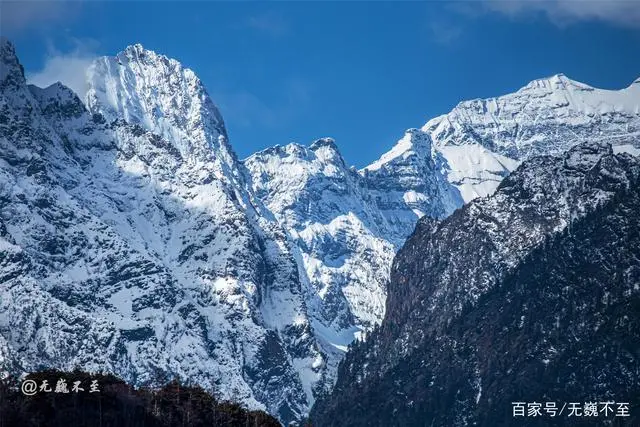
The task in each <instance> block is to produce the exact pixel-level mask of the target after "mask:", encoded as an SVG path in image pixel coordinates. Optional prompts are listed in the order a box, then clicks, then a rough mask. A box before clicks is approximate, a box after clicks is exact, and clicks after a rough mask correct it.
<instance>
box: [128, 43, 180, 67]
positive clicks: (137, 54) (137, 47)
mask: <svg viewBox="0 0 640 427" xmlns="http://www.w3.org/2000/svg"><path fill="white" fill-rule="evenodd" d="M146 56H149V57H151V58H156V57H158V56H161V57H162V56H163V55H158V54H157V53H156V52H154V51H153V50H148V49H145V48H144V46H142V45H141V44H140V43H135V44H132V45H130V46H127V47H126V48H125V49H124V50H123V51H122V52H120V53H119V54H118V55H117V57H118V58H121V57H125V58H127V59H129V60H138V59H142V58H145V57H146ZM167 59H168V58H167ZM176 62H177V61H176Z"/></svg>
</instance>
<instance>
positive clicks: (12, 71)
mask: <svg viewBox="0 0 640 427" xmlns="http://www.w3.org/2000/svg"><path fill="white" fill-rule="evenodd" d="M7 79H10V81H11V82H13V83H14V84H24V83H25V77H24V68H23V67H22V64H20V61H19V60H18V57H17V55H16V49H15V47H14V46H13V43H11V42H10V41H9V39H7V38H6V37H1V36H0V84H2V83H4V82H5V80H7Z"/></svg>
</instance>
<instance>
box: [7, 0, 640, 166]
mask: <svg viewBox="0 0 640 427" xmlns="http://www.w3.org/2000/svg"><path fill="white" fill-rule="evenodd" d="M0 23H1V24H2V25H1V26H0V31H1V32H2V33H3V35H5V36H7V37H9V38H10V39H11V40H12V41H13V42H14V43H15V45H16V48H17V50H18V54H19V56H20V59H21V61H22V63H23V65H24V66H25V69H26V71H27V75H28V77H30V78H31V79H32V80H33V81H34V82H36V83H39V84H44V83H47V82H51V81H53V80H63V82H64V83H67V84H69V85H70V86H73V85H77V84H78V83H77V81H78V79H79V74H78V73H79V70H81V69H82V67H83V66H84V65H85V64H86V62H87V61H88V60H90V59H91V58H93V57H95V56H97V55H113V54H115V53H117V52H119V51H121V50H122V49H123V48H124V47H126V46H127V45H129V44H133V43H136V42H139V43H142V44H143V45H144V46H145V47H146V48H148V49H152V50H155V51H157V52H159V53H163V54H165V55H167V56H169V57H173V58H176V59H178V60H180V61H181V62H183V63H184V64H185V65H186V66H188V67H190V68H192V69H193V70H194V71H195V72H196V74H198V76H200V78H201V79H202V80H203V82H204V84H205V86H206V87H207V89H208V91H209V93H210V94H211V95H212V97H213V98H214V100H215V102H216V103H217V104H218V105H219V106H220V108H221V110H222V114H223V116H224V118H225V121H226V124H227V128H228V130H229V134H230V140H231V143H232V145H233V146H234V148H235V150H236V151H237V153H238V154H239V156H240V157H245V156H247V155H249V154H251V153H252V152H255V151H257V150H260V149H263V148H266V147H269V146H271V145H275V144H286V143H288V142H291V141H296V142H300V143H303V144H308V143H310V142H312V141H313V140H314V139H316V138H319V137H323V136H331V137H333V138H335V139H336V142H337V144H338V145H339V147H340V149H341V151H342V153H343V155H344V157H345V158H346V160H347V162H348V163H350V164H353V165H356V166H358V167H362V166H365V165H366V164H368V163H370V162H371V161H373V160H375V159H376V158H378V157H379V156H380V155H381V154H382V153H383V152H385V151H387V150H388V149H389V148H391V146H392V145H393V144H394V143H395V141H396V140H397V139H399V138H400V137H401V136H402V133H403V131H404V130H405V129H407V128H410V127H420V126H421V125H422V124H424V123H425V122H426V121H427V120H428V119H429V118H432V117H434V116H437V115H440V114H443V113H446V112H448V111H449V110H450V109H451V108H452V107H454V106H455V105H456V104H457V103H458V102H460V101H462V100H465V99H472V98H477V97H489V96H496V95H501V94H504V93H508V92H512V91H514V90H517V89H518V88H519V87H521V86H524V85H525V84H526V83H527V82H528V81H530V80H532V79H535V78H540V77H545V76H549V75H552V74H555V73H559V72H563V73H565V74H566V75H567V76H569V77H570V78H573V79H576V80H579V81H582V82H585V83H588V84H591V85H594V86H597V87H603V88H610V89H618V88H622V87H626V86H627V85H629V84H630V83H631V82H632V81H633V80H634V79H635V78H637V77H640V3H639V2H638V1H637V0H631V1H626V2H618V3H616V2H610V1H608V2H598V1H593V0H591V1H582V2H578V1H574V0H554V1H535V0H528V1H527V0H511V1H509V2H500V1H493V0H488V1H480V0H477V1H467V2H445V1H432V2H380V1H377V2H364V1H352V2H307V1H299V2H263V3H252V2H206V1H200V2H193V3H185V2H180V3H178V2H169V1H154V2H151V1H138V2H126V3H125V2H122V1H120V2H118V1H112V2H107V3H100V2H82V3H80V2H55V3H53V2H42V1H37V2H27V3H24V2H23V3H21V4H20V5H18V4H15V3H6V2H3V3H0Z"/></svg>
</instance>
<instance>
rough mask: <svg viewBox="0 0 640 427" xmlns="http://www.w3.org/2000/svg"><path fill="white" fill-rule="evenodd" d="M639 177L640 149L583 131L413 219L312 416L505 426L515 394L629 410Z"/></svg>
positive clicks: (637, 308) (638, 300)
mask: <svg viewBox="0 0 640 427" xmlns="http://www.w3.org/2000/svg"><path fill="white" fill-rule="evenodd" d="M639 177H640V160H638V158H637V157H633V156H631V155H628V154H619V155H616V154H614V153H613V152H612V150H611V147H610V146H609V145H607V144H597V143H585V144H582V145H579V146H577V147H575V148H573V149H572V150H570V151H569V152H568V153H567V154H565V155H564V156H563V157H561V158H554V157H537V158H534V159H532V160H530V161H527V162H525V163H524V164H523V165H522V166H521V167H520V168H519V169H517V170H516V171H515V172H514V173H513V174H512V175H510V176H509V177H507V178H506V179H505V180H504V181H503V182H502V183H501V185H500V186H499V188H498V190H497V192H496V194H494V195H493V196H492V197H490V198H486V199H480V200H478V201H474V202H472V203H471V204H469V205H467V206H465V207H464V208H462V209H460V210H458V211H456V212H455V213H454V214H453V215H451V216H450V217H448V218H447V219H445V220H443V221H441V222H436V221H433V220H427V219H424V220H422V221H420V223H419V224H418V227H417V228H416V231H415V232H414V234H413V235H412V236H411V237H410V238H409V240H408V241H407V243H406V244H405V246H404V247H403V248H402V250H401V251H400V252H399V253H398V255H397V257H396V259H395V260H394V264H393V268H392V274H391V282H390V287H389V297H388V300H387V315H386V317H385V319H384V321H383V323H382V326H381V328H379V329H378V330H376V331H375V332H374V333H372V334H371V335H370V336H369V337H368V338H367V340H366V341H365V342H360V343H358V344H357V345H355V346H354V347H353V350H352V351H351V352H350V353H349V354H348V355H347V357H346V359H345V360H344V361H343V363H342V364H341V365H340V368H339V374H338V381H337V385H336V387H335V389H334V392H333V394H332V395H331V396H328V397H326V398H323V399H321V400H320V401H319V402H318V403H317V404H316V406H315V407H314V409H313V411H312V414H311V420H312V422H313V424H314V425H317V426H339V425H345V426H347V425H348V426H358V425H362V426H365V425H367V426H371V425H380V426H382V425H397V426H409V425H416V426H423V425H437V426H441V425H482V426H500V425H505V426H506V425H511V424H512V423H513V422H514V419H513V413H512V404H511V402H514V401H520V402H547V401H556V402H590V401H595V402H602V401H607V400H610V401H617V402H629V404H630V407H631V408H632V410H631V413H632V414H633V413H634V410H633V408H635V411H636V414H635V417H636V418H635V422H637V421H638V419H637V417H638V414H637V411H638V405H639V404H640V400H638V399H639V398H638V396H640V383H638V373H639V372H640V357H639V356H640V333H639V331H640V329H639V328H640V317H639V315H638V313H640V233H639V232H638V229H639V227H638V226H639V225H640V187H639V185H638V184H640V182H639ZM353 396H358V398H357V399H356V400H354V398H353ZM626 421H629V420H626ZM626 421H625V422H626ZM631 422H633V421H631ZM576 423H578V421H576V420H575V419H567V418H566V417H565V418H557V419H550V418H546V419H544V421H541V424H540V425H576ZM629 425H632V424H629Z"/></svg>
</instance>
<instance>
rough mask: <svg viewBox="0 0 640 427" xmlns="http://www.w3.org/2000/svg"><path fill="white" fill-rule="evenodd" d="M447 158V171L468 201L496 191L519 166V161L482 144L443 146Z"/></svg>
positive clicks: (442, 150)
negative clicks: (501, 182)
mask: <svg viewBox="0 0 640 427" xmlns="http://www.w3.org/2000/svg"><path fill="white" fill-rule="evenodd" d="M438 151H439V152H440V153H442V155H443V157H444V158H445V159H446V165H445V170H444V172H445V173H446V174H447V178H448V180H449V182H451V183H453V184H454V185H455V186H456V187H457V188H458V190H459V191H460V194H461V195H462V198H463V200H464V202H465V203H468V202H470V201H471V200H473V199H475V198H477V197H486V196H488V195H491V194H493V192H494V191H495V189H496V188H497V187H498V185H499V184H500V181H502V179H503V178H504V177H505V176H507V175H508V174H509V173H511V172H512V171H514V170H515V169H516V168H517V167H518V166H519V165H520V162H519V161H518V160H514V159H510V158H509V157H506V156H502V155H500V154H497V153H492V152H491V151H489V150H488V149H486V148H485V147H483V146H482V145H479V144H467V145H462V146H443V147H440V148H439V149H438Z"/></svg>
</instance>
